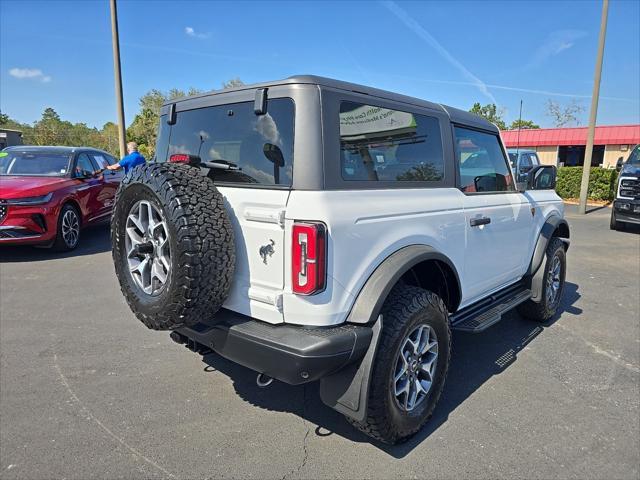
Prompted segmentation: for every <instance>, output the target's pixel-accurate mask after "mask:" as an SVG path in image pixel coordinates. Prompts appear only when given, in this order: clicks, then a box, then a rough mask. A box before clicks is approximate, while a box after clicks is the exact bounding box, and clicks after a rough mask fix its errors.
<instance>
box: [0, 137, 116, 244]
mask: <svg viewBox="0 0 640 480" xmlns="http://www.w3.org/2000/svg"><path fill="white" fill-rule="evenodd" d="M115 162H116V160H115V158H113V157H112V156H111V155H109V154H108V153H107V152H103V151H102V150H97V149H93V148H81V147H31V146H17V147H8V148H5V149H4V150H3V151H2V152H0V245H8V244H9V245H17V244H20V245H42V246H48V247H54V248H56V249H57V250H72V249H74V248H75V247H77V246H78V242H79V241H80V231H81V229H82V228H84V227H85V226H88V225H92V224H96V223H100V222H106V221H109V219H110V216H111V209H112V206H113V202H114V197H115V194H116V190H117V189H118V185H119V184H120V180H121V178H122V173H120V172H115V171H112V170H104V168H105V167H106V166H107V165H111V164H113V163H115ZM103 170H104V171H103Z"/></svg>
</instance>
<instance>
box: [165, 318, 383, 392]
mask: <svg viewBox="0 0 640 480" xmlns="http://www.w3.org/2000/svg"><path fill="white" fill-rule="evenodd" d="M371 336H372V331H371V328H370V327H366V326H359V325H351V324H346V325H339V326H335V327H315V328H313V327H304V326H296V325H287V324H278V325H272V324H268V323H264V322H260V321H258V320H254V319H253V318H251V317H247V316H245V315H241V314H239V313H235V312H232V311H230V310H226V309H222V310H220V311H219V312H218V313H217V314H216V316H215V320H214V321H212V322H210V323H207V322H202V323H198V324H196V325H194V326H192V327H183V328H180V329H178V330H175V331H174V332H172V334H171V337H172V338H173V339H174V340H175V341H177V342H179V343H185V344H187V346H190V348H192V349H195V350H196V351H202V349H201V348H193V347H194V346H195V345H201V346H202V347H206V348H210V349H211V350H213V351H215V352H216V353H218V354H220V355H221V356H223V357H225V358H227V359H229V360H231V361H233V362H236V363H239V364H240V365H244V366H245V367H248V368H250V369H252V370H255V371H256V372H259V373H264V374H265V375H267V376H269V377H273V378H276V379H278V380H280V381H282V382H285V383H288V384H291V385H298V384H301V383H306V382H311V381H314V380H318V379H320V378H322V377H324V376H326V375H329V374H331V373H333V372H335V371H337V370H339V369H340V368H342V367H344V366H346V365H348V364H350V363H352V362H355V361H357V360H359V359H361V358H362V357H363V356H364V354H365V352H366V351H367V348H368V347H369V343H370V342H371Z"/></svg>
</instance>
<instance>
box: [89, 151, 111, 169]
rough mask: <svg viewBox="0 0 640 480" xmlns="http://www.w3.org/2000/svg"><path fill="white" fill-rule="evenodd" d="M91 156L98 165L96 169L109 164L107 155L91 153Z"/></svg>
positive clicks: (103, 167)
mask: <svg viewBox="0 0 640 480" xmlns="http://www.w3.org/2000/svg"><path fill="white" fill-rule="evenodd" d="M91 158H92V159H93V161H94V163H95V164H96V165H97V166H98V170H104V169H105V168H107V166H109V165H111V163H110V162H109V160H110V158H109V156H108V155H103V154H101V153H92V154H91Z"/></svg>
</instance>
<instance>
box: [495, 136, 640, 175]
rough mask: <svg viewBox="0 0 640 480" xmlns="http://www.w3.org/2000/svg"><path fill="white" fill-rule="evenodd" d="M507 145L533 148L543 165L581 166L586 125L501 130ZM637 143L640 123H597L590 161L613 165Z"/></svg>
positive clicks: (638, 141)
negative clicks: (602, 124) (598, 124)
mask: <svg viewBox="0 0 640 480" xmlns="http://www.w3.org/2000/svg"><path fill="white" fill-rule="evenodd" d="M500 135H501V136H502V140H503V141H504V144H505V146H506V147H507V148H521V149H524V150H535V151H536V152H537V154H538V158H540V162H542V163H543V164H545V165H556V166H558V167H561V166H566V167H570V166H581V165H584V154H585V148H586V145H587V127H576V128H539V129H531V130H520V131H518V130H507V131H502V132H500ZM639 143H640V125H607V126H602V127H596V133H595V138H594V142H593V156H592V158H591V165H592V166H594V167H597V166H602V167H605V168H615V166H616V162H617V161H618V159H619V158H622V159H624V160H626V159H627V157H628V156H629V153H630V152H631V150H632V149H633V147H634V146H635V145H637V144H639Z"/></svg>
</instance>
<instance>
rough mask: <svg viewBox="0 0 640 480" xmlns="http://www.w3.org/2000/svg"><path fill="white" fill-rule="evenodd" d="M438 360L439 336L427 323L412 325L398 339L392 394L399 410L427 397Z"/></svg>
mask: <svg viewBox="0 0 640 480" xmlns="http://www.w3.org/2000/svg"><path fill="white" fill-rule="evenodd" d="M437 361H438V339H437V337H436V332H435V331H434V330H433V328H431V327H430V326H429V325H425V324H421V325H418V326H417V327H416V328H414V329H413V330H412V331H411V333H410V334H409V335H407V336H406V337H405V338H404V340H403V341H402V343H401V346H400V351H399V353H398V358H397V360H396V367H395V370H394V377H393V382H392V388H393V395H394V398H395V400H396V403H397V405H398V407H400V409H401V410H403V411H406V412H410V411H412V410H414V409H415V408H416V407H417V406H418V405H420V403H422V401H423V400H424V399H425V398H426V397H427V394H428V393H429V391H430V390H431V387H432V385H433V382H434V380H435V379H434V377H435V371H436V364H437Z"/></svg>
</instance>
